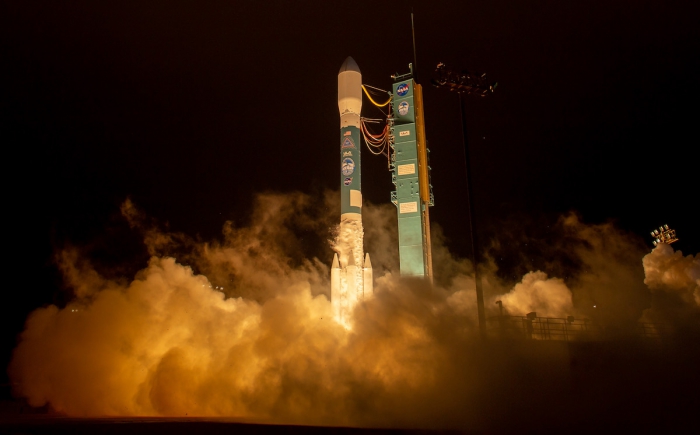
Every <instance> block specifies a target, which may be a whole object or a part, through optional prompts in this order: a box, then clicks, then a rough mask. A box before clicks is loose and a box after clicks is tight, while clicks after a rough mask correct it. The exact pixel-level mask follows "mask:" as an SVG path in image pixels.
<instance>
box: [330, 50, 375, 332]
mask: <svg viewBox="0 0 700 435" xmlns="http://www.w3.org/2000/svg"><path fill="white" fill-rule="evenodd" d="M361 109H362V74H361V73H360V68H359V67H358V66H357V63H355V60H354V59H353V58H352V57H348V58H347V59H345V62H343V65H342V66H341V67H340V72H339V73H338V110H339V111H340V230H339V233H338V240H337V243H336V249H337V250H338V252H337V253H336V254H335V255H334V256H333V265H332V267H331V305H332V307H333V316H334V317H335V319H336V320H337V321H338V322H339V323H341V324H343V325H345V326H346V327H349V326H350V319H351V316H352V311H353V309H354V308H355V305H356V304H357V303H358V302H360V301H362V300H364V299H366V298H369V297H371V296H372V293H373V285H372V264H371V263H370V260H369V254H367V255H365V256H364V258H363V252H364V246H363V245H364V231H363V229H362V187H361V178H360V150H361V148H360V145H361V144H360V110H361ZM338 254H340V256H339V255H338Z"/></svg>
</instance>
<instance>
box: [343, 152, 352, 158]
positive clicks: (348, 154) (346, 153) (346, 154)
mask: <svg viewBox="0 0 700 435" xmlns="http://www.w3.org/2000/svg"><path fill="white" fill-rule="evenodd" d="M343 157H352V151H345V152H344V153H343Z"/></svg>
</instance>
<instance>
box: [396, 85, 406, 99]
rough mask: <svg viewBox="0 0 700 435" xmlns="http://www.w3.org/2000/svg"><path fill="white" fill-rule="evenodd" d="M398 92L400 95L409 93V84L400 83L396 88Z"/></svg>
mask: <svg viewBox="0 0 700 435" xmlns="http://www.w3.org/2000/svg"><path fill="white" fill-rule="evenodd" d="M396 93H397V94H399V97H403V96H404V95H406V94H408V85H407V84H406V83H402V84H400V85H399V87H398V88H396Z"/></svg>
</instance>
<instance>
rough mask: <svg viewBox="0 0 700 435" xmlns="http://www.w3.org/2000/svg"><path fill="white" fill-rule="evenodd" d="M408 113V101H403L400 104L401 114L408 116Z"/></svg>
mask: <svg viewBox="0 0 700 435" xmlns="http://www.w3.org/2000/svg"><path fill="white" fill-rule="evenodd" d="M407 113H408V103H407V102H406V101H402V102H401V104H399V115H401V116H406V114H407Z"/></svg>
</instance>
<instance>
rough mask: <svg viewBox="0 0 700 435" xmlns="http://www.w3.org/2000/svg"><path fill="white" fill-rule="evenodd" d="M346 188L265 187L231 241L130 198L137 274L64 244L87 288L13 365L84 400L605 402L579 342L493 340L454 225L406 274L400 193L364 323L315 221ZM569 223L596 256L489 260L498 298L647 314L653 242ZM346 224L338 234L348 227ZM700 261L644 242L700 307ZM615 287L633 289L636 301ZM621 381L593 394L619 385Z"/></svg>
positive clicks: (48, 314)
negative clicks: (338, 311)
mask: <svg viewBox="0 0 700 435" xmlns="http://www.w3.org/2000/svg"><path fill="white" fill-rule="evenodd" d="M333 198H337V193H335V194H333V193H329V194H327V195H326V196H325V197H324V203H323V204H320V205H319V204H314V203H313V201H311V199H310V198H309V197H307V196H305V195H302V194H289V195H278V194H265V195H260V196H259V197H258V199H257V201H256V208H255V210H254V212H253V214H252V218H251V223H250V225H247V226H240V227H236V226H234V225H233V224H232V223H227V225H226V226H225V228H224V239H223V241H220V242H210V243H198V242H195V241H193V240H191V239H189V238H187V237H186V236H184V235H181V234H170V233H163V232H160V231H159V230H158V229H157V228H155V227H153V226H149V225H148V224H146V222H147V220H146V219H144V217H143V216H142V215H141V214H140V213H139V212H138V211H137V210H136V209H135V208H134V206H133V204H131V203H130V202H128V201H127V202H126V203H125V204H124V206H123V208H122V213H123V214H124V215H125V216H126V217H127V219H129V222H130V223H131V224H132V225H133V226H134V227H135V228H139V229H140V230H142V231H143V232H144V239H145V241H146V243H147V246H148V248H149V252H150V254H151V255H152V257H151V259H150V261H149V263H148V265H147V266H146V267H145V268H144V269H143V270H141V271H140V272H138V274H136V276H135V277H134V278H133V280H132V281H131V282H121V281H119V280H110V279H106V278H104V277H103V276H101V274H100V273H98V271H97V270H96V269H95V268H93V267H91V265H90V263H89V261H88V260H87V259H85V258H84V257H83V256H82V255H81V254H80V252H79V251H77V250H65V251H63V252H60V253H58V254H57V263H58V265H59V267H60V269H61V271H62V272H63V275H64V277H65V281H66V284H67V286H68V287H69V288H70V289H71V290H72V291H73V293H74V295H75V298H74V299H73V300H72V301H71V302H70V303H68V304H67V305H66V306H65V307H57V306H54V305H51V306H48V307H45V308H40V309H37V310H36V311H34V312H33V313H32V314H31V315H30V316H29V318H28V319H27V322H26V329H25V331H24V332H23V333H22V335H21V339H20V342H19V345H18V346H17V348H16V349H15V352H14V357H13V360H12V363H11V365H10V367H9V373H10V376H11V378H12V380H13V382H15V383H16V391H15V393H16V394H17V395H19V396H22V397H26V398H27V400H28V401H29V403H30V404H31V405H34V406H41V405H44V404H46V403H49V404H50V407H51V408H52V409H53V410H55V411H57V412H61V413H65V414H68V415H72V416H103V415H154V416H185V415H187V416H226V417H237V418H247V419H253V420H258V421H268V422H277V423H303V424H327V425H353V426H355V425H357V426H400V427H470V428H485V427H487V426H488V427H494V425H507V424H508V422H509V421H515V420H517V421H519V422H527V421H537V419H540V418H541V412H543V411H538V410H539V409H540V408H541V405H540V403H539V401H538V400H539V399H541V398H543V397H559V398H561V399H558V400H556V401H555V402H554V403H552V402H549V405H548V408H547V415H549V417H548V418H550V419H551V420H552V421H555V422H556V421H559V422H560V421H563V420H564V419H570V418H574V417H572V416H575V415H577V414H576V412H579V413H580V415H579V417H580V419H581V420H582V421H583V420H584V419H585V418H586V417H587V414H586V413H587V412H589V411H590V409H583V410H581V411H574V409H579V408H580V407H577V406H578V405H577V404H576V403H575V400H578V399H577V398H578V397H584V399H585V400H588V399H589V397H588V396H585V395H584V396H581V394H578V393H577V394H572V392H574V391H578V390H577V389H583V390H585V389H586V388H591V387H589V386H588V382H587V381H581V382H579V381H577V379H578V378H577V377H576V376H575V374H576V373H578V372H572V370H575V366H574V365H573V363H572V357H571V355H570V354H569V353H567V350H566V347H561V346H553V347H547V348H543V347H538V348H537V352H533V350H532V347H531V346H529V345H527V344H528V343H527V342H525V341H520V342H512V343H509V344H508V345H507V346H505V347H502V346H501V347H499V346H498V345H496V344H490V345H486V344H484V343H481V342H480V341H479V340H478V331H477V330H476V307H475V302H474V301H475V296H474V280H473V277H472V276H471V273H470V271H471V270H472V265H471V264H469V262H468V261H466V260H463V259H454V258H452V256H450V255H449V252H448V251H447V249H446V248H445V246H444V245H443V244H442V243H441V242H440V240H441V238H440V237H439V236H437V237H436V238H435V240H436V241H437V243H436V244H435V246H434V250H435V251H434V253H435V258H436V264H439V270H441V271H443V272H442V275H441V276H440V277H439V278H438V279H436V283H437V284H436V285H435V286H430V285H428V284H427V283H426V282H423V281H418V280H403V279H400V278H398V271H397V270H396V265H397V264H398V261H397V258H396V255H397V252H396V251H395V249H393V248H392V247H395V246H396V245H397V244H396V224H395V213H396V211H395V208H394V207H393V206H391V205H387V206H372V205H366V206H365V234H366V236H367V237H366V238H365V242H366V245H365V250H366V251H368V252H370V253H371V255H372V261H373V265H374V267H375V286H374V288H375V293H374V294H375V296H374V298H372V299H370V300H366V301H364V302H363V303H361V304H358V305H357V307H356V309H355V310H354V312H353V313H352V315H353V317H354V327H353V329H351V330H348V329H346V328H344V327H342V326H341V325H339V324H338V323H337V322H335V321H334V320H333V319H332V310H331V304H330V302H329V300H328V297H329V291H330V290H329V268H328V264H330V258H332V251H331V250H330V249H326V250H325V251H324V252H323V254H322V255H324V258H322V259H318V258H307V257H306V254H303V252H304V251H305V250H307V249H309V247H308V246H307V245H305V243H306V242H308V237H303V238H302V237H299V236H298V234H311V233H313V234H322V235H323V234H327V233H328V230H329V228H331V226H332V222H333V220H334V216H335V215H336V214H335V213H332V211H334V210H337V205H336V204H334V203H333V202H334V199H333ZM559 227H560V229H561V230H562V231H563V232H564V233H566V234H567V237H568V238H567V239H566V244H567V246H568V251H567V252H568V255H570V256H574V257H576V258H577V259H578V260H577V261H578V262H579V264H583V265H584V267H582V268H581V269H580V270H579V273H578V274H577V275H575V276H573V277H570V278H569V279H567V280H566V281H565V280H564V279H562V278H561V277H556V276H549V275H548V274H547V272H546V271H537V270H533V271H530V272H528V273H526V274H525V275H524V276H523V277H522V279H520V281H519V282H511V283H508V282H506V281H505V280H504V279H503V278H501V277H498V276H497V274H496V273H495V272H496V268H495V266H494V265H493V264H491V265H488V266H487V268H486V269H487V270H488V271H489V272H488V273H486V274H485V277H484V288H485V292H486V294H487V296H488V298H489V299H488V306H487V309H488V311H489V312H488V313H487V315H496V314H498V308H497V306H496V305H495V301H496V300H501V301H502V302H503V305H504V308H505V309H506V310H507V312H508V313H509V314H512V315H524V314H526V313H528V312H531V311H536V312H537V313H538V315H539V316H555V317H563V316H566V315H568V314H576V315H584V314H585V313H588V312H590V308H589V307H588V302H589V301H590V300H591V298H596V299H597V300H600V301H605V303H604V304H605V305H606V309H607V310H608V311H607V317H609V318H616V317H615V316H617V318H619V317H623V318H625V319H626V318H628V317H630V316H633V314H634V313H630V311H631V310H632V311H634V310H637V311H636V312H637V314H636V316H637V317H636V318H634V320H636V319H638V318H639V317H640V316H641V315H642V311H643V309H644V308H649V304H646V305H645V301H644V298H645V297H646V298H647V302H648V296H649V295H648V290H647V294H645V295H643V296H642V297H641V298H640V297H638V293H639V286H640V285H641V286H644V283H643V282H641V279H643V275H642V278H641V279H640V282H636V281H635V279H636V278H637V275H638V274H641V273H643V272H642V267H641V256H638V257H637V269H634V267H633V266H632V265H631V264H632V263H631V260H630V257H631V256H634V255H637V253H638V247H639V245H638V244H637V243H636V242H635V241H633V242H629V237H630V236H629V235H625V234H622V233H619V232H618V231H617V230H615V229H614V228H613V227H612V226H611V225H607V226H606V225H602V226H591V225H585V224H583V223H581V222H580V221H579V220H577V219H576V218H575V217H573V216H568V217H565V218H563V219H562V220H561V221H560V223H559ZM434 233H435V234H438V235H439V234H440V231H439V229H436V230H435V231H434ZM337 237H339V238H338V239H336V240H335V241H334V242H333V243H334V246H336V247H337V246H338V244H339V243H343V240H342V237H343V234H342V233H341V234H340V235H337ZM603 239H604V240H606V242H605V246H603V242H601V241H602V240H603ZM552 244H553V245H554V244H555V243H552ZM177 249H180V250H181V251H184V252H185V253H184V254H181V255H179V259H176V258H174V257H173V256H171V255H165V254H167V253H172V252H174V251H176V250H177ZM561 249H564V248H561ZM359 252H360V255H361V252H362V251H361V250H360V251H359ZM353 254H355V251H354V250H353ZM342 255H349V253H343V251H342V250H341V257H342ZM341 261H342V260H341ZM346 261H347V260H346ZM698 261H699V260H698V256H696V257H695V258H693V257H683V256H682V255H681V254H680V253H674V252H673V249H672V248H671V247H669V246H666V245H660V246H659V247H657V248H656V249H655V250H654V251H653V252H652V253H650V254H648V255H647V256H646V257H645V258H644V270H645V271H646V274H647V278H646V284H647V285H648V286H649V288H650V289H651V291H653V292H667V293H673V294H674V295H677V296H678V301H680V302H679V303H681V304H685V305H684V307H686V310H687V312H688V313H691V314H692V313H697V311H698V303H699V302H698V288H699V287H698V283H699V281H698V279H699V278H698V277H699V276H700V275H699V274H698ZM438 262H439V263H438ZM183 263H184V264H189V265H191V266H186V265H184V264H183ZM193 269H194V270H193ZM436 269H437V268H436ZM552 269H553V270H556V268H552ZM195 271H196V272H195ZM645 288H646V287H645ZM609 293H622V294H623V296H624V297H625V298H627V301H626V302H627V305H624V306H622V307H621V306H620V305H618V304H617V303H616V301H618V299H620V300H621V299H623V296H620V295H619V294H615V295H610V294H609ZM640 299H641V301H640ZM630 306H631V307H632V308H630ZM638 307H642V308H638ZM653 309H654V308H653V307H652V308H651V310H652V311H653ZM656 309H657V311H658V312H664V310H665V308H664V306H660V307H656ZM689 316H690V314H689ZM691 317H692V316H691ZM612 323H615V322H613V321H611V324H612ZM585 367H589V366H585ZM576 370H578V369H576ZM586 370H592V369H590V367H589V368H588V369H586ZM627 373H628V376H631V375H629V373H634V370H632V369H630V368H629V367H628V368H627ZM601 379H607V378H605V377H602V378H601ZM615 379H616V378H615ZM577 382H578V383H577ZM606 385H607V384H606ZM533 386H536V388H534V387H533ZM591 391H593V390H591ZM590 394H591V395H593V394H594V393H593V392H591V393H590ZM620 394H622V393H620ZM605 397H606V399H604V400H602V401H601V400H598V401H593V400H591V401H590V402H591V403H595V404H596V405H595V406H598V404H599V403H602V404H601V405H600V406H606V404H607V403H609V402H606V400H609V401H614V400H619V399H620V397H619V396H616V395H615V394H612V393H610V394H607V395H606V396H605ZM587 403H588V402H587ZM567 407H569V408H567ZM514 419H515V420H514Z"/></svg>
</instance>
